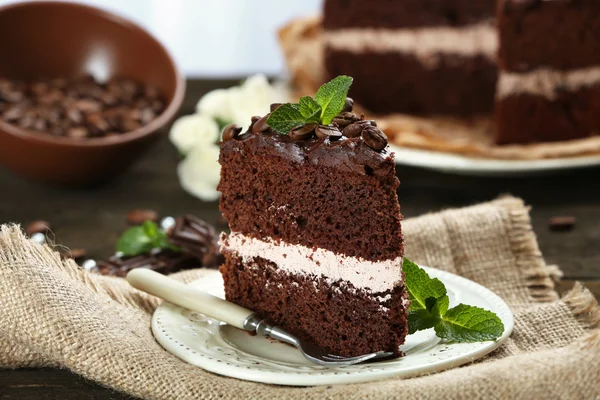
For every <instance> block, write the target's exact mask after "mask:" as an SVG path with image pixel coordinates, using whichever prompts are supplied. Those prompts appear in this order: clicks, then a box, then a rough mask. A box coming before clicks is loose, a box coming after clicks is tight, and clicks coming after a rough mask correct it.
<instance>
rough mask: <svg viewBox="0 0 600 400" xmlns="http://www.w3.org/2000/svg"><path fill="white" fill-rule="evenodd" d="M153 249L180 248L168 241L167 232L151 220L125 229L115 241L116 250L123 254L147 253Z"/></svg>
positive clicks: (174, 249) (175, 249)
mask: <svg viewBox="0 0 600 400" xmlns="http://www.w3.org/2000/svg"><path fill="white" fill-rule="evenodd" d="M153 249H162V250H173V251H179V250H180V249H179V247H177V246H174V245H172V244H171V243H170V242H169V239H168V237H167V233H166V232H165V231H164V230H163V229H160V228H159V227H158V225H156V223H154V222H152V221H145V222H144V223H143V224H141V225H137V226H133V227H131V228H129V229H127V230H126V231H125V232H124V233H123V234H122V235H121V237H120V238H119V240H118V241H117V251H118V252H121V253H123V255H124V256H137V255H139V254H147V253H150V251H152V250H153Z"/></svg>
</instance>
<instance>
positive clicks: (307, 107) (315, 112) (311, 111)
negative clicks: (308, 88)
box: [298, 96, 321, 123]
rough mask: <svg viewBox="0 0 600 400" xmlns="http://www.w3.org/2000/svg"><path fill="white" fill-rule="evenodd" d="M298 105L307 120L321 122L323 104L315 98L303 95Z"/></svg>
mask: <svg viewBox="0 0 600 400" xmlns="http://www.w3.org/2000/svg"><path fill="white" fill-rule="evenodd" d="M298 105H299V106H300V113H301V114H302V116H303V117H304V119H305V120H306V122H317V123H318V122H320V117H321V106H320V105H319V103H317V102H316V101H315V99H313V98H312V97H310V96H304V97H301V98H300V101H299V102H298Z"/></svg>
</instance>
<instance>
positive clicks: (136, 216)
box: [127, 209, 158, 225]
mask: <svg viewBox="0 0 600 400" xmlns="http://www.w3.org/2000/svg"><path fill="white" fill-rule="evenodd" d="M146 221H153V222H156V221H158V213H157V212H156V211H154V210H149V209H135V210H131V211H129V213H127V223H128V224H129V225H140V224H142V223H144V222H146Z"/></svg>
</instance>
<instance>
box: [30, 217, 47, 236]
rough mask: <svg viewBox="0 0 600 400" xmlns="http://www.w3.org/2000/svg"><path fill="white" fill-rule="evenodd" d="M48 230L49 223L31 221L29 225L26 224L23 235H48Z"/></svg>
mask: <svg viewBox="0 0 600 400" xmlns="http://www.w3.org/2000/svg"><path fill="white" fill-rule="evenodd" d="M49 230H50V223H48V222H46V221H42V220H40V221H32V222H30V223H29V224H27V226H26V227H25V233H27V234H28V235H29V236H31V235H33V234H34V233H43V234H46V233H48V231H49Z"/></svg>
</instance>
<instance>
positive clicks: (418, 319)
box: [408, 297, 440, 334]
mask: <svg viewBox="0 0 600 400" xmlns="http://www.w3.org/2000/svg"><path fill="white" fill-rule="evenodd" d="M425 303H426V307H425V308H420V309H418V310H411V311H409V312H408V333H409V334H413V333H415V332H417V331H422V330H424V329H429V328H433V327H434V326H436V325H437V323H438V322H440V310H439V304H438V301H437V299H436V298H434V297H429V298H428V299H427V300H426V301H425Z"/></svg>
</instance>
